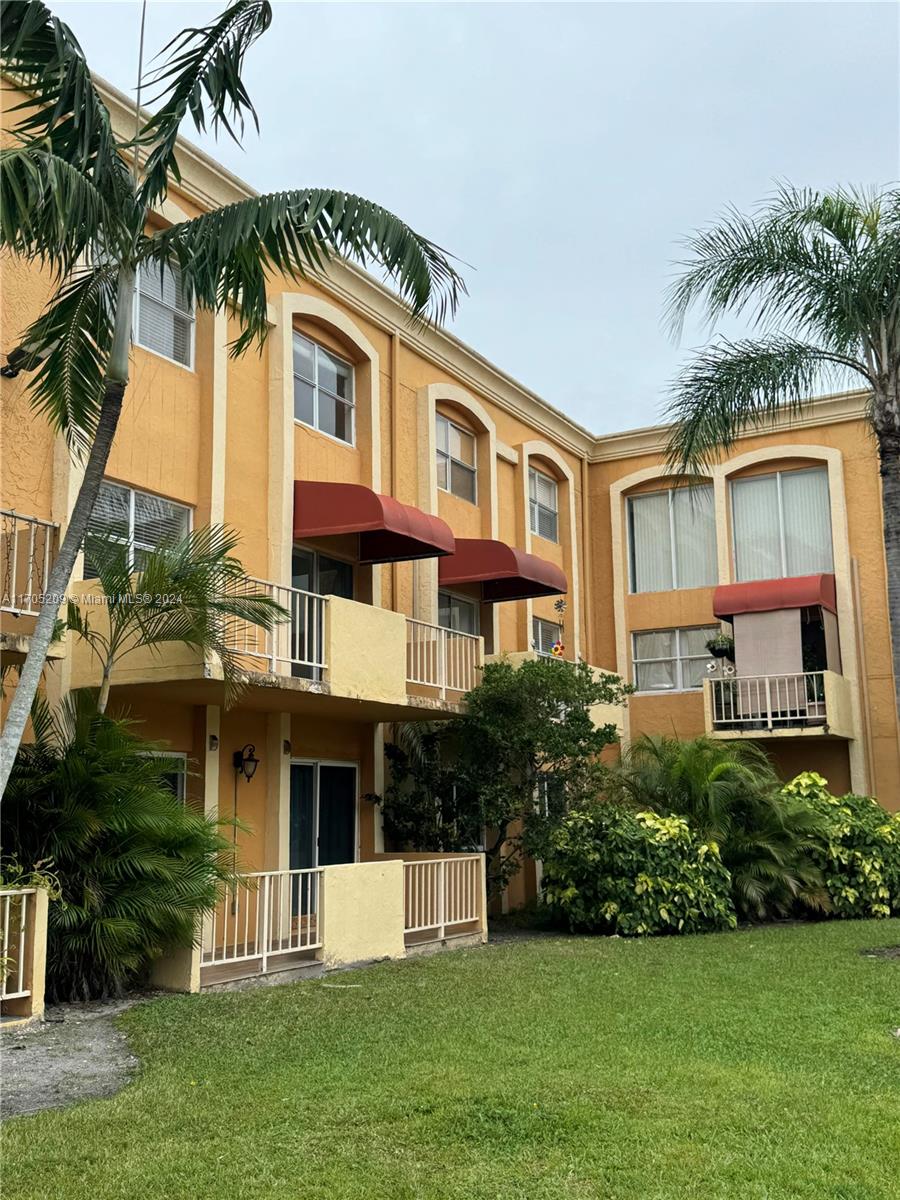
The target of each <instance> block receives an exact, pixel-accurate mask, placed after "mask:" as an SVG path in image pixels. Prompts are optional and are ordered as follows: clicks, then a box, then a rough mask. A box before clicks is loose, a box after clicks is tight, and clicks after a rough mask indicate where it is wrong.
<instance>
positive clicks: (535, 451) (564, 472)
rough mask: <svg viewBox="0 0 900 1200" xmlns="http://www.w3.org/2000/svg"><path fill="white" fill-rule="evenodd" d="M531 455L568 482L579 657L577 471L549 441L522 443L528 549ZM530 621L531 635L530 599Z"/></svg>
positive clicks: (574, 621) (527, 543) (575, 637)
mask: <svg viewBox="0 0 900 1200" xmlns="http://www.w3.org/2000/svg"><path fill="white" fill-rule="evenodd" d="M532 458H541V459H544V460H545V461H546V462H549V463H552V464H553V466H554V467H555V468H556V470H557V471H558V472H559V474H560V475H561V476H562V478H563V480H565V483H566V496H567V501H568V503H567V508H568V515H569V545H568V547H566V548H564V552H565V550H567V551H568V559H569V562H568V575H569V579H570V581H571V583H570V588H569V595H570V597H571V601H572V625H573V633H572V643H573V645H572V649H573V651H574V653H575V657H576V659H577V658H578V657H579V656H580V654H581V586H580V580H581V572H580V570H579V561H578V532H577V527H576V523H575V473H574V471H573V470H572V468H571V467H570V466H569V464H568V463H567V462H566V460H565V459H564V458H563V456H562V455H561V454H560V453H559V451H558V450H557V449H556V447H555V446H551V445H550V443H549V442H543V441H540V440H537V439H536V440H533V441H528V442H522V443H521V444H520V445H519V461H520V462H521V464H522V472H521V487H522V511H523V513H524V522H525V528H524V540H525V549H526V550H527V551H528V553H531V542H532V533H531V521H530V519H529V503H528V501H529V496H528V468H529V467H530V465H531V459H532ZM527 605H528V611H527V623H528V631H529V633H528V636H529V638H530V637H531V622H532V617H533V616H534V604H533V602H532V601H531V600H528V601H527Z"/></svg>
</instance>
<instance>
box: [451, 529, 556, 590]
mask: <svg viewBox="0 0 900 1200" xmlns="http://www.w3.org/2000/svg"><path fill="white" fill-rule="evenodd" d="M438 579H439V581H440V585H441V586H442V587H452V586H453V585H454V584H458V583H480V584H481V595H482V599H483V600H484V601H485V602H486V603H488V604H496V603H497V602H499V601H501V600H529V599H531V598H533V597H536V596H561V595H564V594H565V593H566V592H567V591H568V589H569V585H568V583H567V582H566V577H565V575H564V574H563V572H562V571H561V570H560V569H559V567H557V566H556V565H555V563H551V562H547V561H546V559H543V558H538V557H537V555H535V554H526V553H525V552H524V551H523V550H516V549H515V548H514V547H513V546H507V544H506V542H498V541H494V540H492V539H490V538H457V539H456V551H455V553H453V554H452V555H450V556H449V557H448V558H444V559H441V562H440V564H439V567H438Z"/></svg>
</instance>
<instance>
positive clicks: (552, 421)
mask: <svg viewBox="0 0 900 1200" xmlns="http://www.w3.org/2000/svg"><path fill="white" fill-rule="evenodd" d="M11 82H12V84H13V86H16V84H15V81H14V80H13V81H11ZM95 82H96V84H97V87H98V90H99V91H100V94H101V95H102V97H103V99H104V101H105V102H106V104H107V106H108V108H109V111H110V116H111V120H112V125H113V129H114V130H115V131H116V133H117V134H119V135H120V136H122V137H123V138H127V137H130V136H131V134H132V131H133V128H134V102H133V100H132V99H131V98H130V97H129V96H127V95H126V94H125V93H124V92H121V91H119V89H118V88H115V87H113V86H112V85H111V84H110V83H108V82H106V81H105V80H103V79H101V78H99V77H95ZM144 112H145V115H146V116H150V113H149V111H148V110H146V109H145V110H144ZM177 145H178V161H179V165H180V167H181V172H182V180H181V183H180V184H179V185H178V188H177V189H174V191H175V192H176V193H177V192H181V193H182V194H183V195H184V196H186V197H187V198H188V199H189V200H191V201H193V203H195V204H196V205H198V207H200V208H204V209H213V208H217V207H220V206H222V205H225V204H234V203H237V202H238V201H240V200H246V199H247V198H248V197H251V196H257V195H259V193H258V192H257V191H256V190H255V189H254V188H252V187H251V186H250V185H249V184H248V183H246V182H245V181H244V180H242V179H240V178H238V176H237V175H234V174H232V173H231V172H230V171H228V170H226V169H225V168H224V167H223V166H222V165H221V164H220V163H218V162H216V160H215V159H214V158H212V157H211V156H210V155H208V154H205V153H204V152H203V151H202V150H200V149H199V148H198V147H197V146H194V145H193V144H192V143H191V142H189V141H188V140H187V139H185V138H179V139H178V143H177ZM316 283H317V284H318V285H319V286H321V287H323V288H324V289H326V290H327V291H329V292H330V293H331V294H332V295H333V296H335V297H336V298H337V299H339V300H341V301H342V302H344V303H346V304H348V305H350V306H352V307H353V308H354V309H355V310H356V311H357V312H358V313H359V314H360V315H362V316H364V317H366V318H367V319H368V320H370V321H371V322H372V323H373V324H375V325H376V326H378V327H379V328H381V329H382V330H384V331H385V332H387V333H394V332H395V331H396V330H397V329H402V330H403V337H404V340H405V342H406V343H407V345H409V346H410V347H411V348H413V349H414V350H415V351H416V353H417V354H419V355H421V356H422V357H423V358H425V359H427V360H428V361H430V362H432V363H433V364H434V365H435V366H438V367H441V368H442V369H444V370H446V371H448V372H451V373H453V374H455V375H457V376H458V378H459V379H460V380H461V381H462V382H463V383H464V384H467V385H468V386H470V387H473V388H475V389H477V390H478V391H479V392H480V393H481V394H482V395H483V396H484V397H485V398H486V399H488V400H490V401H491V402H492V403H494V404H496V405H498V406H499V407H500V408H502V409H504V410H505V411H506V412H508V413H511V414H512V415H513V416H516V417H518V418H519V419H520V420H522V421H525V422H526V423H527V424H529V425H531V426H533V427H534V429H535V430H536V431H537V432H538V433H540V434H543V435H544V436H545V437H549V438H553V440H554V441H555V442H557V444H559V445H561V446H563V447H564V448H565V449H567V450H571V451H572V452H573V453H575V454H577V455H581V456H586V457H587V459H588V461H589V462H591V463H594V462H607V461H609V460H611V459H618V458H628V457H631V456H633V455H639V454H653V453H659V451H660V450H662V449H663V448H664V447H665V444H666V440H667V438H666V435H667V432H668V428H669V427H668V426H666V425H656V426H652V427H649V428H642V429H636V430H629V431H627V432H624V433H616V434H611V435H608V436H598V435H595V434H592V433H591V432H590V431H589V430H588V429H585V428H584V427H583V426H582V425H579V424H578V422H577V421H574V420H573V419H572V418H571V417H569V416H567V415H566V414H565V413H563V412H560V410H559V409H556V408H554V407H553V405H551V404H548V403H547V401H546V400H544V399H542V398H541V397H540V396H538V395H537V394H536V393H535V392H532V391H531V390H530V389H529V388H527V387H525V386H524V385H523V384H521V383H519V382H518V381H517V380H516V379H514V378H513V377H512V376H511V375H508V374H506V373H505V372H504V371H502V370H501V369H500V368H499V367H497V366H495V365H494V364H493V363H491V362H489V361H488V359H486V358H484V357H483V356H482V355H480V354H479V353H478V352H477V351H475V350H473V349H472V348H471V347H470V346H467V345H466V344H465V343H464V342H462V341H460V340H459V338H457V337H455V336H454V335H453V334H452V333H450V332H449V331H447V330H445V329H435V328H433V327H425V328H422V329H418V328H414V327H412V326H411V324H410V318H409V310H408V308H407V306H406V305H405V304H404V303H403V302H402V301H401V300H400V298H399V297H398V296H396V295H395V294H394V293H393V292H391V291H390V289H389V288H387V287H385V286H384V285H383V284H381V283H379V282H378V281H377V280H376V279H374V278H372V276H370V275H369V274H368V273H367V272H365V271H364V270H362V269H361V268H360V267H357V266H355V265H353V264H352V263H347V262H339V261H336V262H335V263H333V264H332V267H331V270H330V272H329V274H328V276H316ZM866 396H867V393H866V392H865V391H853V392H845V393H840V394H837V395H833V396H823V397H819V398H813V399H811V400H810V401H809V403H808V404H807V405H806V410H805V413H804V414H803V416H802V417H795V418H793V419H792V420H784V421H783V422H782V421H777V422H775V423H774V424H773V425H772V427H771V428H773V429H776V430H778V429H782V428H794V429H797V428H803V427H805V426H807V425H824V424H831V423H833V422H836V421H844V420H852V419H854V418H859V417H861V416H862V415H863V413H864V409H865V402H866ZM767 428H768V427H767ZM746 436H748V437H749V436H753V434H752V431H751V432H749V433H748V434H747V435H746Z"/></svg>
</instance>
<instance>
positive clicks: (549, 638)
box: [531, 617, 562, 658]
mask: <svg viewBox="0 0 900 1200" xmlns="http://www.w3.org/2000/svg"><path fill="white" fill-rule="evenodd" d="M531 640H532V643H533V645H534V649H535V650H536V651H537V652H538V654H540V655H543V656H544V657H545V658H553V657H556V656H555V655H554V654H553V647H554V646H555V645H556V643H557V642H561V641H562V625H560V624H559V623H558V622H556V621H545V620H544V618H543V617H532V618H531Z"/></svg>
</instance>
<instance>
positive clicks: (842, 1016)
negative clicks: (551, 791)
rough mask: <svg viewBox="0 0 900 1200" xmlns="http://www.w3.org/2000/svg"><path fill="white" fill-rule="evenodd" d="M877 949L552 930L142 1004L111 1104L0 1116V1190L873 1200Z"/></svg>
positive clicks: (892, 1112) (798, 929)
mask: <svg viewBox="0 0 900 1200" xmlns="http://www.w3.org/2000/svg"><path fill="white" fill-rule="evenodd" d="M898 943H900V921H884V922H828V923H822V924H818V925H796V926H780V927H779V926H775V927H768V928H756V929H749V930H746V931H741V932H738V933H729V934H721V935H707V936H702V937H686V938H659V939H647V940H634V941H629V940H626V939H608V938H571V937H564V936H550V937H541V938H535V939H532V940H518V939H514V940H511V941H507V942H499V943H498V942H495V943H492V944H488V945H486V946H479V947H475V948H471V949H464V950H460V951H459V952H457V953H452V954H442V955H434V956H429V957H419V958H414V959H411V960H409V961H406V962H397V963H382V964H379V965H376V966H373V967H369V968H366V969H363V970H358V971H350V972H341V973H339V974H331V975H323V976H322V977H321V978H320V979H318V980H307V981H305V982H301V983H297V984H291V985H286V986H284V987H274V988H264V989H253V990H251V991H244V992H239V993H225V994H222V993H218V994H212V993H211V994H206V995H201V996H176V997H170V998H167V999H162V1000H157V1001H153V1002H151V1003H149V1004H144V1005H141V1006H139V1007H137V1008H134V1009H132V1010H131V1011H129V1012H128V1013H126V1014H125V1015H124V1017H121V1018H120V1023H121V1026H122V1028H123V1029H124V1030H125V1032H126V1034H127V1037H128V1040H129V1043H130V1047H131V1049H132V1051H133V1052H134V1053H135V1054H136V1055H137V1056H138V1058H139V1060H140V1067H139V1068H138V1070H137V1073H136V1074H135V1076H134V1078H133V1080H132V1082H130V1083H128V1084H127V1085H126V1086H125V1087H124V1088H123V1090H121V1091H120V1092H119V1093H118V1094H117V1095H116V1096H115V1097H114V1098H112V1099H107V1100H100V1101H95V1102H90V1103H86V1104H81V1105H79V1106H77V1107H74V1108H68V1109H65V1110H59V1111H53V1112H46V1113H43V1114H40V1115H38V1116H36V1117H28V1118H23V1119H21V1120H18V1121H14V1122H12V1123H10V1124H9V1125H8V1126H6V1127H5V1130H4V1138H5V1152H4V1195H5V1197H6V1198H7V1200H38V1198H40V1200H45V1198H50V1197H63V1196H65V1197H66V1200H112V1198H113V1197H119V1196H137V1195H139V1196H141V1197H143V1198H144V1200H157V1198H159V1200H170V1198H171V1197H174V1196H192V1197H195V1198H196V1200H204V1198H205V1197H221V1196H223V1195H230V1196H251V1195H254V1196H265V1197H266V1198H267V1200H269V1198H274V1197H279V1196H284V1197H291V1198H292V1200H295V1198H298V1197H300V1198H303V1200H306V1198H308V1197H309V1198H312V1197H316V1198H322V1200H325V1198H327V1200H336V1198H340V1197H348V1198H349V1197H352V1198H353V1200H368V1198H376V1197H377V1198H378V1200H388V1198H390V1200H404V1198H409V1200H412V1198H413V1197H416V1198H419V1197H421V1198H424V1200H432V1198H434V1200H457V1198H459V1200H462V1198H465V1200H495V1197H497V1196H509V1197H528V1200H560V1198H561V1197H578V1198H582V1197H591V1198H594V1197H598V1198H599V1197H603V1198H604V1200H685V1198H686V1197H703V1200H708V1198H710V1197H712V1198H720V1200H734V1198H735V1197H740V1198H741V1200H763V1198H765V1200H839V1198H840V1200H848V1198H850V1197H853V1198H854V1200H862V1198H865V1200H894V1198H895V1197H896V1196H897V1194H898V1193H897V1170H896V1167H897V1161H898V1156H900V1123H898V1121H897V1113H898V1111H900V1037H898V1033H897V1029H898V1026H900V1008H898V995H900V988H898V983H900V974H898V972H900V958H897V957H892V956H890V955H889V954H888V953H886V951H885V948H886V947H889V946H896V945H897V944H898ZM30 1036H33V1035H32V1034H30V1033H29V1034H26V1035H23V1037H22V1040H23V1041H27V1038H28V1037H30ZM16 1053H20V1054H25V1053H27V1051H17V1052H16ZM10 1055H11V1052H10Z"/></svg>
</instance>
